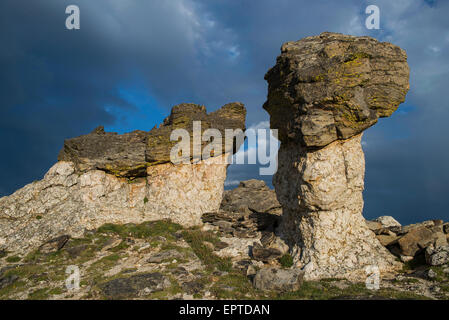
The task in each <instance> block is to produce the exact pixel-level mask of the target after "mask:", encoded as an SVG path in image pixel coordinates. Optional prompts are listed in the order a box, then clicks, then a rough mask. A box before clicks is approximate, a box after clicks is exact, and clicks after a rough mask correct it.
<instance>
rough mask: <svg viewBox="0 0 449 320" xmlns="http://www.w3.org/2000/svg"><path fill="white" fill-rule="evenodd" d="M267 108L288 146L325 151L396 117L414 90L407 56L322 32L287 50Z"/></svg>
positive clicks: (366, 40)
mask: <svg viewBox="0 0 449 320" xmlns="http://www.w3.org/2000/svg"><path fill="white" fill-rule="evenodd" d="M281 51H282V53H281V55H280V56H279V57H278V58H277V61H276V65H275V66H274V67H273V68H271V69H270V70H269V71H268V73H267V74H266V75H265V79H266V80H267V81H268V99H267V102H266V103H265V104H264V109H265V110H267V111H268V113H269V114H270V124H271V128H276V129H278V130H279V138H280V140H281V141H282V142H284V141H286V140H293V141H296V142H299V143H301V144H302V145H304V146H306V147H323V146H325V145H328V144H329V143H331V142H332V141H335V140H339V139H348V138H351V137H353V136H355V135H357V134H359V133H361V132H362V131H363V130H365V129H366V128H368V127H370V126H372V125H373V124H375V123H376V122H377V119H378V118H379V117H388V116H390V115H391V114H392V113H393V112H394V111H395V110H396V109H397V107H398V105H399V104H400V103H402V102H404V99H405V95H406V93H407V91H408V89H409V83H408V78H409V68H408V65H407V55H406V54H405V51H404V50H402V49H401V48H399V47H397V46H395V45H392V44H391V43H387V42H382V43H381V42H378V41H377V40H375V39H373V38H370V37H353V36H347V35H343V34H338V33H328V32H326V33H322V34H321V35H319V36H315V37H307V38H304V39H302V40H300V41H296V42H287V43H285V44H284V45H283V46H282V48H281Z"/></svg>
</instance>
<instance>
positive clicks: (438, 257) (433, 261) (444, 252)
mask: <svg viewBox="0 0 449 320" xmlns="http://www.w3.org/2000/svg"><path fill="white" fill-rule="evenodd" d="M425 256H426V262H427V264H429V265H431V266H441V265H443V264H446V263H449V246H439V247H436V248H434V247H433V246H429V247H427V248H426V251H425Z"/></svg>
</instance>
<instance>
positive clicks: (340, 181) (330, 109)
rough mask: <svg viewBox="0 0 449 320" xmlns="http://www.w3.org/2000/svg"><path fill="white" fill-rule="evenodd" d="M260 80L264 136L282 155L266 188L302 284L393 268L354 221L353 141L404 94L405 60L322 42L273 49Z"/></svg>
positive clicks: (349, 43)
mask: <svg viewBox="0 0 449 320" xmlns="http://www.w3.org/2000/svg"><path fill="white" fill-rule="evenodd" d="M281 51H282V53H281V55H280V56H279V57H278V58H277V62H276V65H275V66H274V67H273V68H272V69H270V71H268V73H267V74H266V76H265V79H266V80H267V81H268V99H267V102H266V103H265V104H264V108H265V109H266V110H267V111H268V113H269V114H270V125H271V128H272V129H278V130H279V139H280V140H281V147H280V150H279V153H278V171H277V173H276V174H275V176H274V177H273V184H274V186H275V189H276V194H277V198H278V200H279V202H280V203H281V205H282V207H283V221H282V226H283V232H284V236H285V238H286V240H287V242H289V244H290V246H291V248H292V253H293V255H294V258H295V263H296V266H297V267H299V268H302V269H304V270H305V278H306V279H317V278H326V277H346V278H366V273H365V268H366V267H367V266H377V267H378V268H379V270H380V271H381V272H388V271H392V270H394V269H395V268H398V267H399V265H398V263H397V262H396V261H395V258H394V256H392V255H391V254H390V253H389V252H388V251H387V250H386V249H385V248H384V247H383V246H382V245H381V244H380V243H379V241H378V240H377V239H376V237H375V235H374V234H373V233H372V232H371V231H370V229H369V228H368V226H367V224H366V222H365V220H364V219H363V217H362V210H363V196H362V191H363V188H364V170H365V160H364V154H363V150H362V148H361V143H360V142H361V138H362V132H363V130H365V129H366V128H368V127H369V126H371V125H373V124H374V123H376V121H377V119H378V118H379V117H387V116H389V115H391V114H392V113H393V112H394V111H395V110H396V109H397V107H398V105H399V104H400V103H401V102H403V101H404V99H405V94H406V93H407V91H408V87H409V85H408V76H409V70H408V66H407V62H406V54H405V52H404V51H403V50H401V49H400V48H399V47H396V46H394V45H392V44H389V43H380V42H378V41H377V40H375V39H372V38H369V37H353V36H346V35H342V34H335V33H323V34H321V35H320V36H315V37H308V38H305V39H302V40H300V41H297V42H288V43H285V44H284V45H283V46H282V49H281Z"/></svg>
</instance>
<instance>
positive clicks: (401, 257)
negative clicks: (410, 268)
mask: <svg viewBox="0 0 449 320" xmlns="http://www.w3.org/2000/svg"><path fill="white" fill-rule="evenodd" d="M399 258H400V259H401V261H402V262H404V263H405V262H409V261H412V260H413V257H412V256H403V255H400V256H399Z"/></svg>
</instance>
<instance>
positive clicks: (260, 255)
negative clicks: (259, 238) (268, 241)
mask: <svg viewBox="0 0 449 320" xmlns="http://www.w3.org/2000/svg"><path fill="white" fill-rule="evenodd" d="M252 256H253V258H254V259H255V260H259V261H263V262H270V261H273V260H276V259H278V258H280V257H281V256H282V252H281V251H279V250H278V249H275V248H264V247H262V246H261V245H260V244H258V243H254V245H253V249H252Z"/></svg>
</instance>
